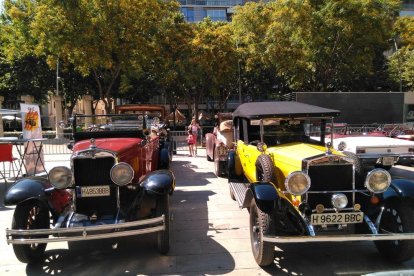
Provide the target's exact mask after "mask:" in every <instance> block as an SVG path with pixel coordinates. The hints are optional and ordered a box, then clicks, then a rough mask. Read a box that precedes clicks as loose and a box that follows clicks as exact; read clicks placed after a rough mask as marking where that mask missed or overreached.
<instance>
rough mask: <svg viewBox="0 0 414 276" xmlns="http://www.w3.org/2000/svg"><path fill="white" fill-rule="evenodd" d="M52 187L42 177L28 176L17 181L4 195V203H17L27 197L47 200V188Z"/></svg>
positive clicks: (7, 204) (6, 204)
mask: <svg viewBox="0 0 414 276" xmlns="http://www.w3.org/2000/svg"><path fill="white" fill-rule="evenodd" d="M51 188H53V187H52V185H50V183H49V181H48V180H47V179H46V178H43V177H29V178H24V179H21V180H19V181H17V182H16V183H15V184H14V185H13V186H12V187H11V188H10V189H9V190H8V191H7V193H6V195H5V196H4V205H5V206H9V205H17V204H19V203H21V202H23V201H26V200H29V199H38V200H41V201H44V202H45V203H46V202H47V198H48V193H47V192H46V190H47V189H51Z"/></svg>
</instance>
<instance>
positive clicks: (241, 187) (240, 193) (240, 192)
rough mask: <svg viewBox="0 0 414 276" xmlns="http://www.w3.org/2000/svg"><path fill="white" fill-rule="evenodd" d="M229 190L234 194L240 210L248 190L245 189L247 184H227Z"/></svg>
mask: <svg viewBox="0 0 414 276" xmlns="http://www.w3.org/2000/svg"><path fill="white" fill-rule="evenodd" d="M229 184H230V189H231V190H232V191H233V193H234V197H235V198H236V201H237V203H238V204H239V207H240V209H241V208H243V203H244V199H245V198H246V192H247V190H248V189H249V188H248V187H247V184H248V183H243V182H229Z"/></svg>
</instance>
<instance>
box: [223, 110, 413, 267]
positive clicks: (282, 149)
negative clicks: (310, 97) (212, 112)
mask: <svg viewBox="0 0 414 276" xmlns="http://www.w3.org/2000/svg"><path fill="white" fill-rule="evenodd" d="M338 115H339V111H338V110H332V109H327V108H322V107H318V106H312V105H307V104H303V103H298V102H251V103H245V104H242V105H240V106H239V107H238V108H237V109H236V110H235V111H234V113H233V125H234V141H235V143H236V146H235V149H234V150H232V151H230V152H229V154H228V172H229V186H230V195H231V197H232V198H233V199H234V200H236V201H237V203H238V204H239V206H240V208H247V209H248V210H249V212H250V236H251V247H252V252H253V256H254V258H255V260H256V262H257V263H258V264H259V265H260V266H267V265H270V264H272V263H273V261H274V245H275V244H276V243H301V242H339V241H362V240H372V241H374V242H375V244H376V246H377V248H378V250H379V251H380V253H382V254H383V255H385V256H386V257H387V258H389V259H391V260H394V261H406V260H408V259H410V258H411V257H412V256H413V255H414V241H412V240H413V239H414V205H413V203H414V182H412V181H409V180H404V179H398V180H392V179H391V176H390V174H389V173H388V172H387V171H386V170H384V169H380V168H376V169H373V170H372V171H370V172H368V173H364V172H363V171H362V169H361V164H359V161H358V158H356V156H355V155H354V154H352V153H341V152H338V151H335V150H334V149H333V148H332V139H333V135H332V134H331V135H329V133H326V125H327V124H329V125H332V126H333V125H334V123H333V119H334V117H336V116H338ZM326 137H330V138H326Z"/></svg>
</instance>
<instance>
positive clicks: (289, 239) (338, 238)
mask: <svg viewBox="0 0 414 276" xmlns="http://www.w3.org/2000/svg"><path fill="white" fill-rule="evenodd" d="M413 239H414V233H405V234H361V235H329V236H269V235H265V236H263V241H265V242H272V243H299V242H349V241H394V240H413Z"/></svg>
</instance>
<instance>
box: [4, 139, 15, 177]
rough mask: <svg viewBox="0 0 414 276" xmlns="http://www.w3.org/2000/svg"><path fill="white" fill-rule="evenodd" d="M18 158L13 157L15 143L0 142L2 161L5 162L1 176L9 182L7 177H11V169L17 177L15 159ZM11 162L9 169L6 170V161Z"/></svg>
mask: <svg viewBox="0 0 414 276" xmlns="http://www.w3.org/2000/svg"><path fill="white" fill-rule="evenodd" d="M16 160H17V158H15V157H13V145H12V144H0V162H1V163H3V170H2V171H0V175H1V177H3V178H4V181H5V182H6V183H7V178H10V177H11V171H13V177H16V175H15V171H16V167H15V164H14V161H16ZM6 162H9V170H8V172H7V171H6V165H5V163H6Z"/></svg>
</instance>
